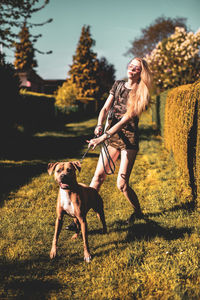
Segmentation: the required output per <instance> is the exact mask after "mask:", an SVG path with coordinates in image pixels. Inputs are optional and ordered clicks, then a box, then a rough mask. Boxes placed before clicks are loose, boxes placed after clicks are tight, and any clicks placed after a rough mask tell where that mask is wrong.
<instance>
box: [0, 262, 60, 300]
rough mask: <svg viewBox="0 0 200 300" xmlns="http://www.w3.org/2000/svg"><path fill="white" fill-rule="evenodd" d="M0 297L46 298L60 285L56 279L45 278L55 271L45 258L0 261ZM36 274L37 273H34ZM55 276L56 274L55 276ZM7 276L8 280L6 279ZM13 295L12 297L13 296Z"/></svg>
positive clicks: (55, 268) (54, 267) (53, 266)
mask: <svg viewBox="0 0 200 300" xmlns="http://www.w3.org/2000/svg"><path fill="white" fill-rule="evenodd" d="M0 266H1V274H0V278H1V283H0V287H1V289H0V298H1V299H8V298H9V299H42V300H43V299H48V295H49V294H50V293H51V292H53V291H54V292H58V291H59V289H61V288H62V285H61V284H60V283H59V281H58V280H57V279H47V278H49V277H50V276H51V277H53V275H54V274H55V273H56V271H57V266H56V265H55V264H52V263H51V264H50V261H49V259H47V258H42V257H40V258H38V259H33V260H25V261H14V262H5V261H3V262H0ZM36 274H37V275H36ZM55 277H56V276H55ZM8 278H9V280H8ZM13 296H14V297H13Z"/></svg>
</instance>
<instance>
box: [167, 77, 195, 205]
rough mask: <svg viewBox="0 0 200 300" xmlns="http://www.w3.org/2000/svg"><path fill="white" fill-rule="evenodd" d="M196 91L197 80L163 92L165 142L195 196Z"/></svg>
mask: <svg viewBox="0 0 200 300" xmlns="http://www.w3.org/2000/svg"><path fill="white" fill-rule="evenodd" d="M199 95H200V81H197V82H195V83H194V84H188V85H183V86H179V87H177V88H174V89H172V90H170V91H168V92H165V94H164V95H163V97H165V96H166V104H165V118H164V144H165V147H166V148H167V149H168V151H170V152H172V153H173V156H174V159H175V161H176V163H177V165H178V166H179V168H180V169H181V170H182V171H183V172H184V174H185V175H186V177H187V178H188V180H189V182H190V185H191V187H192V192H193V196H194V199H198V198H199V188H200V187H199V173H200V157H199V153H200V141H199V139H200V132H199V126H200V124H199V119H200V118H199ZM161 97H162V96H161ZM197 202H198V203H199V202H200V200H199V199H198V201H197ZM199 205H200V203H199Z"/></svg>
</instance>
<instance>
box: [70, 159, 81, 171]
mask: <svg viewBox="0 0 200 300" xmlns="http://www.w3.org/2000/svg"><path fill="white" fill-rule="evenodd" d="M72 164H73V166H74V168H75V169H76V170H78V171H79V172H80V171H81V163H80V161H79V160H77V161H72Z"/></svg>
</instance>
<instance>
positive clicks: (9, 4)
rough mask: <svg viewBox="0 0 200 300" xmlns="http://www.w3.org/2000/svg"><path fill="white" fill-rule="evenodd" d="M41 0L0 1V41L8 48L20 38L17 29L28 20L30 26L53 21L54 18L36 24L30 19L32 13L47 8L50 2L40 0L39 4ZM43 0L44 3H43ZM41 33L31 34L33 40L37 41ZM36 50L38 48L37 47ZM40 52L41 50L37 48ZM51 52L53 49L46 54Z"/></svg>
mask: <svg viewBox="0 0 200 300" xmlns="http://www.w3.org/2000/svg"><path fill="white" fill-rule="evenodd" d="M38 2H39V0H29V1H27V0H26V1H22V0H14V1H13V0H1V1H0V20H1V28H0V43H1V44H2V45H3V46H4V47H7V48H10V47H13V44H14V43H15V42H16V40H17V39H18V35H17V34H16V29H18V28H21V27H22V26H23V24H24V21H25V20H26V22H27V24H28V28H32V27H35V26H43V25H44V24H47V23H50V22H52V19H48V20H47V21H45V22H42V23H38V24H34V23H31V22H30V21H29V22H28V20H29V19H30V18H31V17H32V14H34V13H36V12H38V11H40V10H41V9H43V8H45V6H46V5H47V4H48V3H49V0H43V1H40V6H38ZM42 2H43V3H42ZM40 37H41V34H39V35H38V34H37V35H31V38H32V42H34V43H35V42H36V41H37V40H38V38H40ZM35 50H36V49H35ZM37 51H38V52H40V53H44V52H41V51H39V50H38V49H37ZM49 53H51V51H49V52H47V53H46V54H49Z"/></svg>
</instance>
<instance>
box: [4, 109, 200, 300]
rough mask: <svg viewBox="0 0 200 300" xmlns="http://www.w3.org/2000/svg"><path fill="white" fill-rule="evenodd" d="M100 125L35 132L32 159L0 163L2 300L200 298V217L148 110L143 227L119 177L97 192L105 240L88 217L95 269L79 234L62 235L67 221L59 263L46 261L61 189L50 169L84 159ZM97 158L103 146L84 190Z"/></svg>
mask: <svg viewBox="0 0 200 300" xmlns="http://www.w3.org/2000/svg"><path fill="white" fill-rule="evenodd" d="M95 122H96V119H95V118H94V119H90V120H86V121H85V122H79V123H74V124H68V125H66V127H65V128H64V129H63V131H62V132H45V133H40V134H37V135H35V137H33V139H32V140H31V141H29V148H28V149H29V152H28V153H27V151H24V152H23V150H22V151H19V152H17V153H19V154H20V155H18V156H15V155H13V156H12V155H11V153H10V152H9V153H10V157H11V158H10V157H6V155H5V156H4V159H3V160H1V161H0V171H1V174H4V171H5V173H6V176H5V177H4V186H5V188H4V189H2V192H1V202H0V204H1V208H0V216H1V222H0V237H1V239H0V270H1V271H0V299H200V269H199V267H200V239H199V233H200V218H199V213H198V212H197V211H195V210H192V209H191V205H190V201H191V196H190V190H189V187H188V186H187V185H186V184H185V182H184V179H183V178H182V177H181V174H180V172H179V171H178V169H177V168H176V166H175V165H174V162H173V159H172V157H171V156H170V155H169V154H168V153H167V152H166V150H165V149H164V147H163V145H162V141H161V138H160V137H159V136H157V135H156V132H155V131H154V130H153V125H152V123H151V114H150V112H149V113H145V114H144V115H143V116H142V119H141V121H140V131H141V142H140V151H139V154H138V156H137V159H136V162H135V166H134V169H133V172H132V174H131V178H130V184H131V186H132V187H134V189H135V191H136V193H137V194H138V197H139V199H140V203H141V206H142V209H143V212H144V213H145V216H146V220H136V221H135V223H134V224H133V225H132V226H129V225H126V223H125V220H126V219H127V218H128V217H129V215H130V214H131V207H130V205H129V203H128V201H127V200H125V199H124V197H123V195H122V194H120V192H119V191H118V190H117V187H116V177H117V172H116V174H115V175H112V176H108V177H107V179H106V181H105V183H104V185H103V186H102V189H101V191H100V194H101V196H102V197H103V200H104V207H105V216H106V221H107V226H108V233H107V234H105V235H102V234H101V233H100V229H101V224H100V223H99V222H98V220H97V218H96V216H95V214H94V213H93V212H92V211H90V212H89V214H88V218H87V220H88V229H89V244H90V250H91V253H92V256H93V260H92V262H91V263H90V264H86V263H85V262H84V261H83V249H82V239H81V236H80V237H79V238H78V239H77V240H73V241H72V240H71V236H72V234H73V233H71V232H68V231H67V230H65V228H64V227H65V226H66V225H67V224H69V223H70V222H71V219H70V218H69V217H67V216H66V217H65V219H64V227H63V231H62V232H61V235H60V239H59V249H58V257H57V258H56V259H55V260H53V261H50V259H49V251H50V248H51V242H52V237H53V232H54V222H55V216H56V215H55V206H56V196H57V190H58V187H57V185H56V183H55V182H54V179H53V177H50V176H49V175H48V174H47V172H46V171H45V170H46V167H47V164H48V162H51V161H55V160H62V159H65V160H74V159H75V160H77V159H80V158H81V156H82V155H83V153H84V152H85V151H86V149H87V148H86V147H87V146H86V143H85V139H86V138H87V136H89V135H90V134H92V130H93V128H94V126H95ZM33 145H34V151H32V152H31V149H33ZM16 147H17V141H16ZM18 147H19V145H18ZM65 153H66V155H65ZM98 154H99V148H98V149H96V150H95V151H90V152H89V153H88V155H87V156H86V158H85V159H84V161H83V166H82V171H81V173H80V174H79V175H78V174H77V178H78V181H79V182H83V183H86V184H89V183H90V180H91V178H92V176H93V173H94V170H95V166H96V163H97V159H98ZM22 159H23V160H22ZM118 166H119V161H118V162H117V164H116V171H117V170H118Z"/></svg>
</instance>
